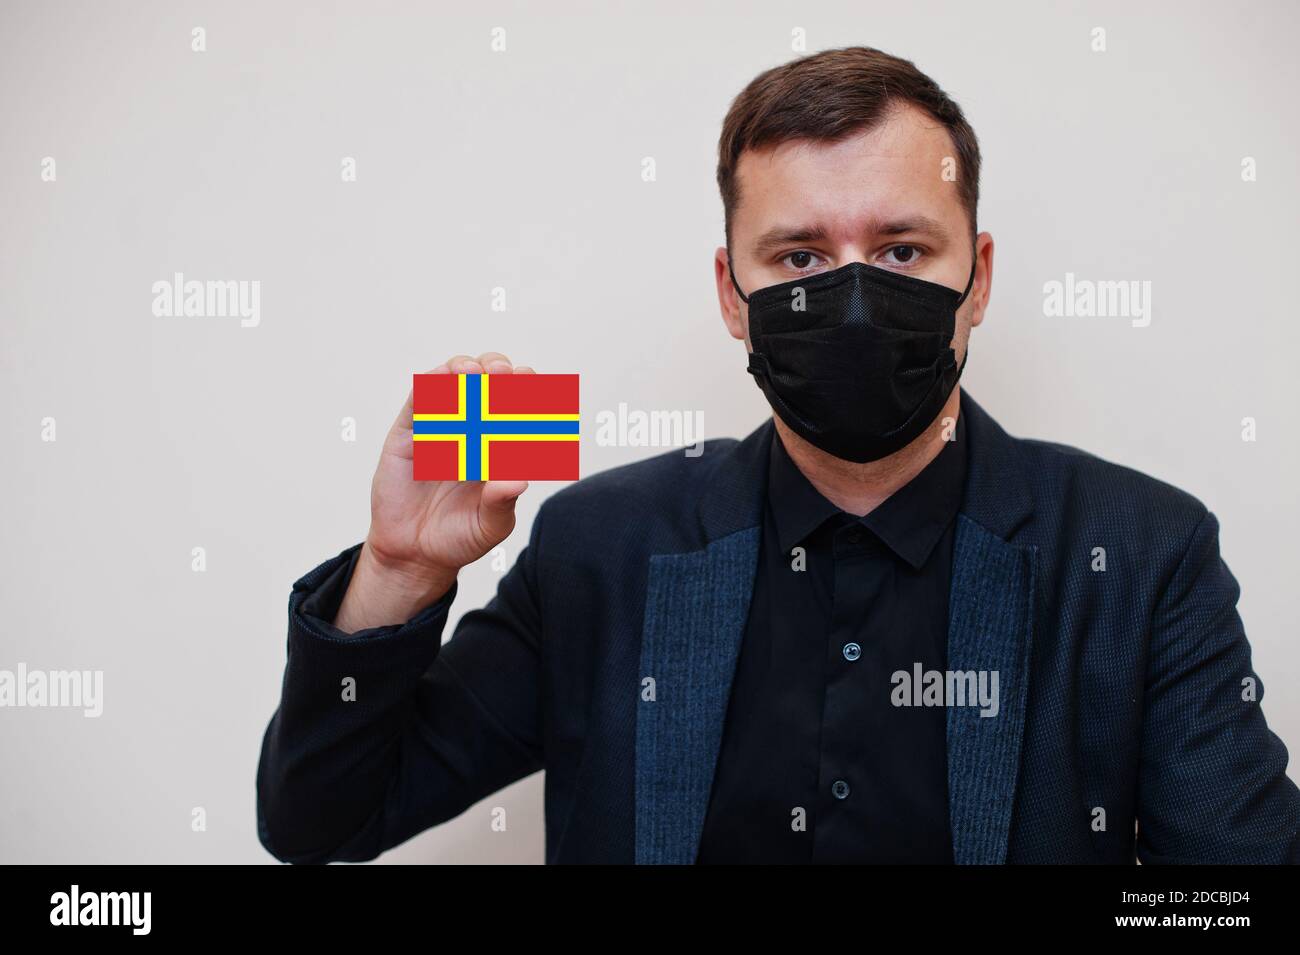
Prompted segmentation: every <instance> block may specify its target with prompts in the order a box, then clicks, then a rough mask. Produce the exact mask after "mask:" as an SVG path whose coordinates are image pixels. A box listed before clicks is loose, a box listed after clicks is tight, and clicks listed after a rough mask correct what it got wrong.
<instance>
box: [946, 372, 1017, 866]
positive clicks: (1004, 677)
mask: <svg viewBox="0 0 1300 955" xmlns="http://www.w3.org/2000/svg"><path fill="white" fill-rule="evenodd" d="M958 420H959V422H964V423H965V426H966V427H968V428H969V429H970V430H969V431H968V433H967V437H968V439H969V442H970V444H969V447H970V453H971V457H970V463H969V466H968V471H967V476H966V489H965V492H964V495H963V497H964V500H963V505H962V512H961V513H960V514H959V515H958V517H957V528H956V536H955V539H954V544H953V567H952V586H951V592H950V596H949V603H948V670H949V671H951V672H954V673H970V672H973V673H974V674H976V678H977V679H979V678H983V679H984V681H985V684H984V685H985V686H988V687H990V688H991V687H992V682H991V681H992V678H993V675H994V674H996V675H997V693H996V700H997V706H996V713H993V712H991V711H992V710H993V707H992V706H990V707H987V708H984V707H981V706H978V705H967V706H949V707H948V729H947V736H948V816H949V820H950V822H951V825H952V840H953V859H954V861H955V862H957V863H958V864H968V865H969V864H1000V863H1003V862H1005V861H1006V855H1007V842H1008V838H1009V835H1010V831H1011V811H1012V806H1013V804H1014V801H1015V793H1016V782H1017V778H1018V776H1019V770H1020V747H1021V739H1022V737H1023V735H1024V728H1025V708H1026V703H1027V699H1028V693H1029V670H1030V666H1029V664H1030V652H1031V649H1032V644H1033V617H1034V613H1033V611H1034V601H1035V590H1034V588H1035V582H1036V574H1037V558H1038V553H1037V548H1034V547H1025V546H1018V545H1016V544H1012V543H1009V542H1008V540H1007V538H1009V537H1011V536H1012V534H1013V532H1014V531H1015V529H1016V528H1017V527H1019V526H1020V525H1021V524H1022V523H1023V522H1024V521H1025V520H1026V519H1027V518H1028V517H1029V515H1030V513H1031V511H1032V499H1031V497H1030V495H1029V491H1028V484H1027V482H1026V481H1025V478H1024V475H1023V472H1022V471H1021V470H1020V468H1019V466H1018V465H1019V462H1018V452H1017V451H1016V448H1015V445H1014V442H1012V440H1011V439H1010V437H1009V436H1008V435H1007V434H1006V432H1005V431H1003V430H1002V429H1001V428H1000V427H999V426H998V425H997V423H996V422H994V421H993V419H992V418H990V417H989V416H988V414H987V413H986V412H984V411H983V409H981V408H980V407H979V406H978V405H977V404H975V402H974V401H973V400H971V399H970V398H969V396H967V395H966V393H965V392H964V391H963V393H962V413H961V416H960V418H959V419H958ZM958 426H959V427H961V424H960V423H959V425H958ZM981 713H988V715H981Z"/></svg>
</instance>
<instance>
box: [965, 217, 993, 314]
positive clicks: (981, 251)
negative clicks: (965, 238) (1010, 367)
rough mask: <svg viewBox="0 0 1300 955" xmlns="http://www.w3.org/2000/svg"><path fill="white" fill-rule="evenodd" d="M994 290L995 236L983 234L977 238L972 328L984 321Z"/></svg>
mask: <svg viewBox="0 0 1300 955" xmlns="http://www.w3.org/2000/svg"><path fill="white" fill-rule="evenodd" d="M992 290H993V236H992V235H991V234H989V233H988V232H981V233H980V234H979V235H977V236H976V237H975V284H974V285H972V286H971V290H970V298H971V313H970V327H971V328H974V327H975V326H977V325H978V324H979V323H980V322H982V321H984V309H986V308H988V304H989V294H990V293H991V292H992Z"/></svg>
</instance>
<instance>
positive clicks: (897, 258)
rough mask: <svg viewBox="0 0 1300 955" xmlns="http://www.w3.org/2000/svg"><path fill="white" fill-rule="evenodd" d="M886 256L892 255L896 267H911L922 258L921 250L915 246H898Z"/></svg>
mask: <svg viewBox="0 0 1300 955" xmlns="http://www.w3.org/2000/svg"><path fill="white" fill-rule="evenodd" d="M885 254H886V255H892V256H893V257H894V258H893V262H894V264H895V265H910V264H911V263H913V262H915V261H916V260H917V259H918V258H920V257H921V250H920V249H918V248H917V247H916V246H914V245H896V246H894V247H893V248H891V249H890V250H889V251H888V252H886V253H885Z"/></svg>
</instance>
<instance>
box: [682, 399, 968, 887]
mask: <svg viewBox="0 0 1300 955" xmlns="http://www.w3.org/2000/svg"><path fill="white" fill-rule="evenodd" d="M965 431H966V427H965V423H964V422H962V421H960V419H959V421H958V425H957V429H956V436H955V440H953V441H952V442H950V443H948V444H947V445H945V446H944V448H943V450H942V451H940V452H939V454H938V455H936V457H935V458H934V460H933V461H931V462H930V463H929V464H928V465H927V466H926V467H925V469H924V470H922V471H921V473H920V474H918V475H917V476H916V477H915V478H913V479H912V480H911V481H910V482H909V483H908V484H907V485H905V486H904V487H902V488H900V489H899V490H898V491H896V492H895V493H894V494H892V495H891V496H890V497H889V498H887V499H886V500H885V501H884V502H883V503H881V504H880V505H879V506H877V507H876V508H875V509H874V510H873V511H872V512H871V513H870V514H868V515H866V516H865V517H856V516H854V515H852V514H848V513H846V512H844V511H841V510H840V509H839V508H837V507H836V506H835V505H834V504H832V503H831V502H830V501H828V500H826V498H824V497H822V495H821V494H820V493H818V491H817V490H816V489H815V488H814V487H813V486H812V485H811V484H810V483H809V482H808V479H807V478H805V477H804V476H803V474H802V473H801V472H800V471H799V469H798V468H797V467H796V466H795V464H794V462H793V461H792V460H791V459H790V457H789V455H788V454H787V453H786V450H785V447H784V446H783V445H782V443H781V439H780V436H779V434H775V435H773V438H772V453H771V456H770V461H769V466H768V490H767V503H766V506H765V509H764V518H763V530H762V541H761V544H760V546H759V564H758V571H757V576H756V578H755V582H754V596H753V601H752V603H751V605H750V612H749V619H748V622H747V624H746V628H745V634H744V638H743V641H742V643H741V649H740V656H739V659H738V661H737V664H736V674H735V679H734V681H733V683H732V691H731V698H730V701H729V703H728V707H727V718H726V724H725V726H724V729H723V737H722V746H721V749H720V751H719V755H718V765H717V769H716V772H715V774H714V779H713V789H712V793H711V795H710V800H709V809H708V813H707V815H706V817H705V821H704V829H703V833H702V836H701V842H700V849H699V854H698V856H697V861H698V862H700V863H750V862H775V863H810V862H811V863H831V862H864V863H866V862H875V863H896V862H913V863H951V862H952V835H951V830H950V827H949V823H948V771H947V746H946V735H945V731H946V724H947V711H946V709H945V708H944V707H942V706H895V705H893V703H892V702H891V694H893V692H894V690H895V683H894V682H893V681H892V679H891V678H892V675H893V674H894V673H895V672H896V671H904V672H906V673H907V674H908V675H909V677H911V676H912V675H913V674H914V672H915V670H914V667H915V666H916V664H920V666H921V670H922V672H924V671H927V670H939V671H942V670H943V669H944V668H945V667H946V665H947V663H946V661H947V634H948V587H949V583H950V580H951V575H952V540H953V533H954V527H955V524H956V515H957V510H958V507H959V506H960V503H961V493H962V487H963V485H964V483H965V477H966V438H965ZM795 548H802V549H803V554H802V566H803V567H804V569H802V570H801V569H799V568H800V566H801V559H800V552H799V551H797V550H795ZM801 820H802V825H800V822H801Z"/></svg>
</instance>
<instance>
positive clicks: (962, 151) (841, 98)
mask: <svg viewBox="0 0 1300 955" xmlns="http://www.w3.org/2000/svg"><path fill="white" fill-rule="evenodd" d="M899 103H911V104H913V105H914V106H917V107H919V108H920V109H922V110H924V111H925V112H927V113H929V114H930V115H931V116H933V117H934V118H935V119H936V120H937V121H938V122H939V123H940V124H942V125H943V126H944V128H946V129H947V130H948V135H949V136H950V137H951V138H952V143H953V149H954V151H955V152H956V159H957V170H956V175H957V188H958V191H959V193H960V195H961V199H962V203H963V204H964V205H965V206H966V213H967V216H968V218H969V219H970V227H971V239H972V241H974V237H975V234H976V228H975V207H976V206H977V204H978V203H979V192H980V147H979V141H978V140H977V139H976V138H975V131H974V130H973V129H971V128H970V124H969V123H967V122H966V117H965V116H963V115H962V111H961V107H959V106H958V105H957V104H956V103H954V102H953V101H952V100H951V99H949V98H948V94H947V93H945V92H944V91H943V90H941V89H940V88H939V85H938V84H937V83H935V81H934V80H932V79H930V77H928V76H926V75H925V74H924V73H922V72H921V71H920V70H918V69H917V68H916V67H915V66H914V65H913V64H912V63H911V62H910V61H908V60H903V59H899V58H898V57H896V56H890V55H889V54H888V53H882V52H880V51H879V50H873V49H871V48H870V47H865V46H851V47H846V48H844V49H840V50H825V51H823V52H821V53H815V54H813V55H811V56H805V57H802V58H800V59H798V60H794V61H792V62H790V63H786V64H783V65H782V66H777V67H773V68H772V69H770V70H768V71H767V72H765V73H760V74H759V75H758V76H756V77H754V79H753V80H752V81H750V84H749V85H748V86H746V87H745V88H744V89H743V90H742V91H741V92H740V95H739V96H737V97H736V99H735V101H734V102H733V103H732V104H731V109H730V110H728V111H727V118H726V119H725V120H724V121H723V123H722V138H721V139H719V140H718V188H719V189H720V190H721V191H722V208H723V211H724V213H725V216H726V230H727V248H728V249H730V248H731V217H732V214H733V213H734V211H735V208H736V205H737V203H738V202H739V201H740V195H739V185H738V184H737V182H736V163H737V162H738V161H739V159H740V154H741V153H742V152H744V151H745V150H746V149H760V148H762V147H764V146H775V145H777V144H779V143H783V142H787V141H789V140H794V139H811V140H819V141H822V142H834V141H836V140H839V139H843V138H844V137H846V136H849V135H852V134H854V133H857V132H860V131H862V130H864V129H868V128H870V127H871V126H874V125H875V124H876V123H878V122H880V121H881V120H883V119H884V118H885V116H886V114H887V112H888V110H889V109H890V108H892V107H893V106H895V105H897V104H899ZM940 172H941V171H940V170H938V169H936V170H935V175H936V176H937V175H939V174H940Z"/></svg>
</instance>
